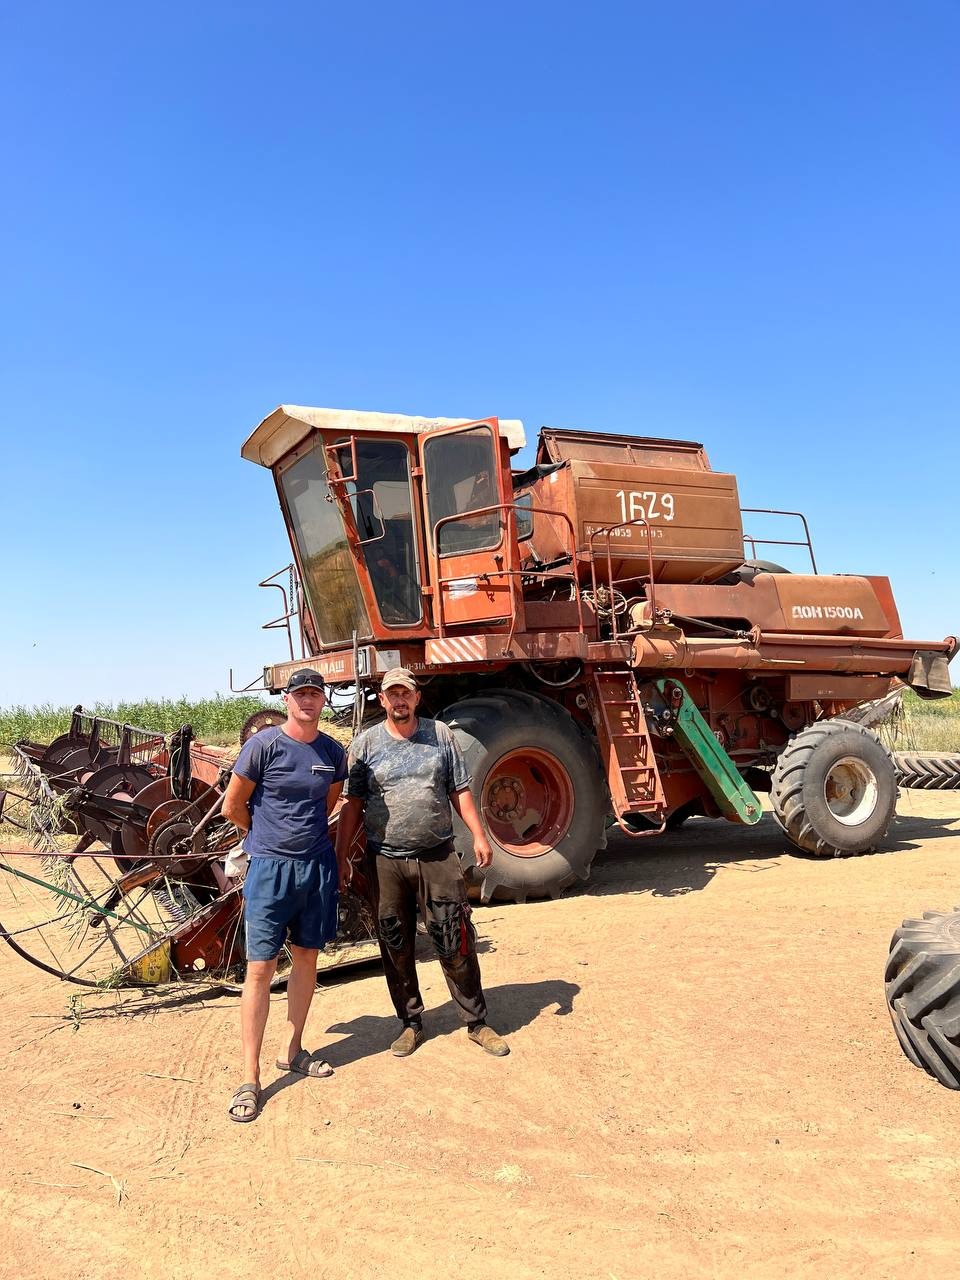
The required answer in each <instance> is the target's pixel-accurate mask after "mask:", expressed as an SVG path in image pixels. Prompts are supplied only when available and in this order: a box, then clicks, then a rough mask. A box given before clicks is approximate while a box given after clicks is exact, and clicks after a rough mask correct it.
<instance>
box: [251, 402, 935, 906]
mask: <svg viewBox="0 0 960 1280" xmlns="http://www.w3.org/2000/svg"><path fill="white" fill-rule="evenodd" d="M522 445H523V432H522V427H521V425H520V424H519V423H516V422H505V421H498V420H497V419H496V418H490V419H486V420H484V421H476V422H460V421H449V420H442V419H424V418H408V417H399V416H394V415H386V414H376V413H353V412H343V411H339V410H330V409H308V408H299V407H296V406H289V405H285V406H281V407H280V408H278V409H276V410H275V411H274V412H273V413H271V414H270V415H269V416H268V417H267V418H265V419H264V420H263V422H261V423H260V425H259V426H258V427H257V429H256V430H255V431H254V432H253V434H252V435H251V436H250V438H249V439H248V440H247V441H246V443H245V444H244V446H243V450H242V453H243V456H244V457H245V458H247V459H249V460H250V461H252V462H256V463H259V464H260V465H261V466H265V467H268V468H270V470H271V471H272V472H273V474H274V478H275V481H276V485H277V491H278V495H279V498H280V504H281V508H282V510H283V513H284V518H285V520H286V524H287V527H288V530H289V532H290V538H291V543H292V546H293V551H294V557H295V561H294V566H292V572H293V573H294V574H295V577H296V583H297V584H298V585H297V586H296V587H295V597H294V599H293V600H291V602H290V609H289V611H288V618H287V621H288V622H295V623H297V624H298V629H299V639H300V645H301V650H300V651H301V655H302V656H301V658H300V659H297V658H294V656H293V642H292V640H291V660H290V661H289V662H284V663H279V664H277V665H275V666H270V667H267V668H266V670H265V673H264V684H265V687H266V688H268V689H270V690H272V691H276V690H278V689H281V688H283V687H284V685H285V683H286V681H287V679H288V678H289V676H290V674H291V672H292V671H293V670H295V669H296V667H297V666H298V665H302V664H303V663H304V662H309V663H310V665H313V666H316V667H317V668H318V669H319V670H320V671H321V672H323V674H324V676H325V677H326V678H327V680H328V681H329V682H330V683H331V684H332V685H334V686H337V685H342V686H347V687H350V688H351V689H352V690H353V691H354V694H355V698H356V714H355V725H356V727H359V725H360V724H362V723H363V722H364V720H365V718H366V716H367V714H368V713H369V711H370V709H371V707H375V705H376V704H375V703H373V702H372V701H371V698H370V696H369V694H370V692H371V691H372V690H373V689H375V688H376V685H377V679H378V676H379V675H380V674H381V673H382V672H384V671H385V670H387V669H388V668H390V667H393V666H396V665H398V664H402V665H404V666H408V667H410V668H412V669H413V670H414V671H416V672H417V673H418V674H419V676H420V677H421V679H422V683H423V689H424V708H425V711H426V712H427V713H428V714H431V715H434V716H437V717H439V718H441V719H443V720H445V721H446V722H447V723H448V724H449V725H450V726H451V728H452V729H453V731H454V733H455V734H456V735H457V737H458V739H459V741H460V744H461V746H462V748H463V750H464V753H465V755H466V758H467V761H468V763H469V766H470V769H471V773H472V777H473V789H474V792H475V795H476V800H477V804H478V807H479V809H480V812H481V814H482V815H483V819H484V821H485V823H486V826H487V828H488V831H489V835H490V837H491V842H492V844H493V847H494V859H493V864H492V866H491V867H490V868H488V869H487V870H485V871H484V872H483V873H482V875H481V876H480V877H479V882H478V883H479V888H480V891H481V895H482V897H483V898H484V899H490V898H491V897H493V896H498V897H509V898H514V899H517V900H522V899H523V898H525V897H527V896H528V895H545V894H557V893H559V892H560V891H561V890H562V889H563V888H564V887H565V886H566V885H568V884H570V883H572V882H573V881H575V880H577V879H581V878H583V877H585V876H586V875H587V874H588V872H589V869H590V864H591V862H592V860H593V857H594V855H595V853H596V852H597V850H598V849H599V848H600V847H601V846H602V845H603V844H604V831H605V828H606V825H607V822H608V817H609V816H610V815H611V814H612V816H613V818H615V820H616V822H617V823H618V825H619V826H620V827H621V829H623V830H624V831H626V832H628V833H629V834H630V835H633V836H637V837H641V836H648V835H653V834H656V833H657V832H660V831H662V830H664V829H665V827H667V826H668V825H677V824H679V823H680V822H681V821H682V820H683V819H684V817H686V816H688V815H690V814H693V813H703V814H707V815H710V816H715V817H725V818H728V819H730V820H732V821H736V822H745V823H751V822H755V821H757V820H758V819H759V817H760V805H759V802H758V800H757V797H756V795H755V792H756V791H758V790H769V791H770V793H771V801H772V806H773V811H774V814H775V816H776V819H777V821H778V822H779V823H780V825H781V827H782V828H783V830H784V832H785V833H786V835H787V836H788V837H789V839H790V840H791V841H792V842H793V843H794V844H795V845H796V846H797V847H798V848H800V849H802V850H804V851H806V852H808V853H811V854H815V855H823V856H832V855H835V854H842V853H861V852H864V851H866V850H868V849H873V848H876V847H877V845H878V844H879V842H880V841H881V840H882V839H883V837H884V834H885V832H886V830H887V827H888V825H889V822H890V819H891V817H892V815H893V812H894V806H895V803H896V797H897V784H896V775H895V771H894V765H893V761H892V759H891V757H890V754H889V752H888V751H887V750H886V749H885V748H884V747H883V745H882V744H881V743H880V741H879V740H878V738H877V737H876V736H875V735H874V734H873V733H872V732H871V731H870V730H869V729H866V728H863V727H862V726H860V725H858V724H855V723H852V722H851V721H849V720H845V719H843V715H844V713H845V712H848V711H850V710H851V709H852V708H854V707H856V706H858V705H859V704H861V703H864V702H866V701H870V700H873V699H876V698H880V697H882V696H883V695H885V694H886V693H887V692H888V691H889V689H890V687H891V682H892V681H893V680H894V678H898V679H899V680H901V681H903V682H905V683H907V684H909V685H910V686H911V687H913V688H914V689H916V690H917V692H918V693H920V694H921V695H924V696H930V697H938V696H945V695H948V694H949V692H950V681H949V676H948V669H947V663H948V661H949V660H950V658H951V657H952V656H953V654H954V652H955V651H956V648H957V641H956V640H955V639H954V638H953V637H950V638H948V639H946V640H941V641H911V640H906V639H904V638H903V634H902V631H901V628H900V621H899V618H898V615H897V609H896V605H895V604H894V600H893V594H892V592H891V589H890V583H889V581H888V580H887V579H886V578H880V577H867V576H851V575H832V574H831V575H825V574H818V573H817V572H816V564H815V562H814V559H813V552H812V548H811V546H810V540H809V537H808V535H807V532H806V523H805V521H803V517H802V516H798V515H797V513H771V514H788V515H791V516H796V518H797V519H798V520H799V521H800V522H801V525H802V528H803V537H802V539H798V540H797V543H798V545H801V546H802V547H803V548H805V549H806V552H807V553H808V554H809V557H810V562H811V570H812V572H810V573H803V574H793V573H787V572H785V571H781V570H780V569H779V567H778V566H776V565H772V564H770V563H768V562H763V561H757V560H752V559H748V558H746V557H745V553H744V534H743V526H742V516H741V509H740V506H739V501H738V497H737V486H736V480H735V478H734V477H733V476H732V475H728V474H723V473H719V472H715V471H713V470H711V468H710V464H709V462H708V460H707V455H706V453H705V451H704V449H703V446H702V445H699V444H695V443H691V442H689V441H677V440H654V439H646V438H643V437H635V436H615V435H604V434H598V433H592V432H582V431H559V430H553V429H548V428H544V429H543V430H542V431H541V433H540V438H539V442H538V447H537V454H536V462H535V463H534V465H533V466H532V467H530V468H529V469H528V470H525V471H513V470H511V465H510V459H511V455H512V454H513V453H515V452H516V451H517V450H518V449H519V448H520V447H522ZM749 541H750V542H751V550H755V543H754V542H753V540H749ZM467 848H468V842H467V841H464V851H465V852H464V856H465V858H466V857H468V856H469V855H467V854H466V849H467Z"/></svg>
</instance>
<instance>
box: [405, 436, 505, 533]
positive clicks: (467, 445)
mask: <svg viewBox="0 0 960 1280" xmlns="http://www.w3.org/2000/svg"><path fill="white" fill-rule="evenodd" d="M423 467H424V473H425V475H426V481H427V511H428V514H429V524H430V537H431V539H432V538H433V536H434V530H435V529H436V527H437V522H438V521H440V520H443V519H444V518H445V517H447V516H454V515H456V516H464V517H465V518H464V519H460V520H451V521H450V522H449V524H444V525H442V526H441V527H440V532H439V545H438V547H437V554H438V555H440V556H448V555H463V554H464V553H466V552H471V551H492V550H493V549H494V548H495V547H498V546H499V545H500V541H501V538H502V536H503V512H501V511H488V512H485V513H484V514H482V515H476V516H471V515H468V514H467V513H469V512H471V511H478V510H482V508H484V507H492V506H495V505H496V504H497V503H498V502H499V501H500V497H499V491H498V487H497V457H496V451H495V441H494V438H493V432H492V431H491V430H490V428H489V427H473V428H471V429H470V430H468V431H457V432H451V433H449V434H445V435H438V436H434V437H432V438H430V439H427V440H426V441H424V446H423Z"/></svg>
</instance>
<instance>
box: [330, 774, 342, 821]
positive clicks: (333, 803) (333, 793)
mask: <svg viewBox="0 0 960 1280" xmlns="http://www.w3.org/2000/svg"><path fill="white" fill-rule="evenodd" d="M342 790H343V783H342V782H334V783H333V784H332V786H331V787H330V790H329V791H328V792H327V817H328V818H329V817H330V815H331V813H333V811H334V809H335V808H336V807H337V801H338V800H339V799H340V792H341V791H342Z"/></svg>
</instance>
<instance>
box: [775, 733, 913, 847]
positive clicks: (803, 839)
mask: <svg viewBox="0 0 960 1280" xmlns="http://www.w3.org/2000/svg"><path fill="white" fill-rule="evenodd" d="M851 732H852V733H855V734H859V735H861V736H862V737H864V738H867V739H870V740H872V741H873V742H874V743H876V744H877V745H878V746H879V747H880V748H881V749H882V750H883V751H884V753H885V754H886V755H887V757H888V758H889V759H890V762H891V767H893V768H894V769H895V766H894V764H893V756H892V754H891V753H890V751H888V750H887V748H886V747H885V746H884V745H883V743H882V742H880V739H879V738H878V737H877V735H876V734H875V733H872V732H871V731H870V730H869V729H865V728H864V727H863V726H862V725H859V724H854V723H853V722H852V721H849V720H842V719H836V720H823V721H820V722H818V723H816V724H812V725H809V726H808V727H807V728H806V729H802V730H801V731H800V732H799V733H798V734H796V736H795V737H793V738H791V739H790V741H789V742H788V743H787V745H786V746H785V747H784V749H783V751H782V752H781V753H780V757H779V759H778V760H777V763H776V766H775V768H774V771H773V777H772V781H771V786H770V800H771V803H772V806H773V816H774V818H775V820H776V822H777V824H778V826H779V827H780V828H781V830H782V831H783V832H784V833H785V834H786V835H787V837H788V838H789V839H790V840H791V841H792V842H793V843H794V844H795V845H797V847H798V848H800V849H802V850H803V851H804V852H805V853H811V854H813V855H814V856H815V857H818V858H834V857H838V856H841V855H844V854H848V853H851V852H855V853H870V852H872V851H873V850H875V849H876V848H877V841H872V842H870V843H869V844H868V845H865V846H864V847H862V848H857V849H855V850H847V849H841V848H839V847H838V846H837V845H836V844H834V843H833V842H832V841H829V840H827V839H825V838H823V837H821V836H818V835H817V833H816V831H815V830H814V827H813V823H812V822H811V821H810V820H809V818H808V817H807V814H806V811H805V808H804V802H803V780H804V774H805V772H806V768H807V764H808V762H809V760H810V757H811V755H812V754H813V751H814V750H815V748H816V747H817V746H819V744H820V743H821V742H823V741H824V740H825V739H826V738H829V737H831V736H833V735H835V734H840V733H851Z"/></svg>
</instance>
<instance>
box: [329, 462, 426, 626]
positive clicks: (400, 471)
mask: <svg viewBox="0 0 960 1280" xmlns="http://www.w3.org/2000/svg"><path fill="white" fill-rule="evenodd" d="M356 457H357V476H356V480H351V481H348V483H347V486H346V488H347V495H348V497H349V499H350V506H351V509H352V511H353V518H354V522H355V524H356V527H357V533H358V535H359V537H360V552H361V554H362V555H363V560H364V564H365V565H366V566H367V572H368V573H369V574H370V582H371V585H372V586H373V593H374V595H375V596H376V599H377V607H378V609H379V610H380V617H381V618H382V619H383V621H384V624H385V625H386V626H388V627H391V626H392V627H396V626H410V625H415V624H416V623H418V622H419V621H420V619H421V618H422V616H423V604H422V598H421V594H420V573H419V570H418V567H417V543H416V537H415V535H414V531H413V498H412V494H411V488H410V455H409V452H408V450H407V446H406V445H405V444H404V443H403V442H402V441H400V440H378V439H366V440H361V439H358V440H357V441H356ZM339 463H340V469H341V471H342V472H343V474H344V475H350V474H351V472H352V471H353V458H352V456H351V451H350V449H349V448H346V447H345V448H343V449H340V450H339Z"/></svg>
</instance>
